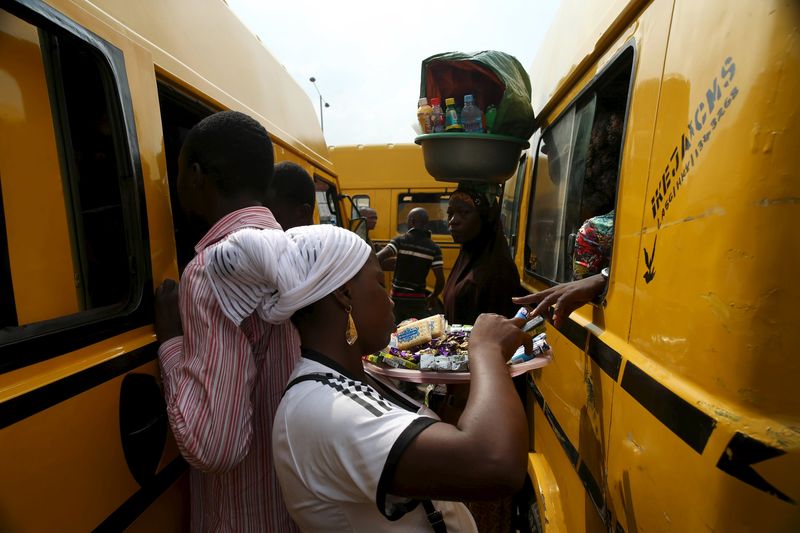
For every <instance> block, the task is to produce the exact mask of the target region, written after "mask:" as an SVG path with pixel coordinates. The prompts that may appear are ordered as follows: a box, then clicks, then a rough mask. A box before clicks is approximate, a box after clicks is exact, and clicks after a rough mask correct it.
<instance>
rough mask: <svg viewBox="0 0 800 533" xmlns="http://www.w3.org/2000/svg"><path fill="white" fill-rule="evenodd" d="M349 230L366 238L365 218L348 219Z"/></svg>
mask: <svg viewBox="0 0 800 533" xmlns="http://www.w3.org/2000/svg"><path fill="white" fill-rule="evenodd" d="M350 231H352V232H353V233H355V234H356V235H358V236H359V237H361V238H362V239H364V240H365V241H366V240H367V219H366V218H364V217H359V218H354V219H352V220H350Z"/></svg>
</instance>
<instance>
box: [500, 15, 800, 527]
mask: <svg viewBox="0 0 800 533" xmlns="http://www.w3.org/2000/svg"><path fill="white" fill-rule="evenodd" d="M530 77H531V80H532V85H533V107H534V111H535V113H536V117H537V119H536V120H537V131H536V132H535V133H534V135H533V137H532V138H531V149H530V154H529V159H530V160H531V161H532V162H533V163H534V164H531V165H528V167H529V168H528V169H527V170H526V171H525V174H524V180H522V181H523V182H524V184H523V185H522V186H521V187H516V188H515V189H514V192H513V193H511V192H510V189H509V188H507V191H509V194H512V200H511V202H509V203H507V204H506V206H505V207H506V209H505V211H506V213H505V214H506V216H507V217H512V218H511V220H513V221H514V222H513V224H514V231H512V232H511V233H512V234H515V237H514V244H515V248H514V250H515V251H514V253H515V260H516V263H517V265H518V267H519V271H520V274H521V276H522V277H523V281H524V286H525V287H526V289H527V290H529V291H531V292H536V291H540V290H544V289H547V288H548V287H551V286H553V285H555V284H558V283H562V282H568V281H570V280H571V279H572V278H573V276H574V274H575V273H577V272H578V271H577V270H576V268H574V267H575V261H574V259H575V251H576V248H577V246H578V244H577V241H576V239H577V238H579V237H580V235H581V233H580V232H581V231H582V230H581V227H582V225H583V224H584V222H586V221H587V218H586V216H587V211H586V209H585V208H586V206H587V205H588V204H587V202H588V203H591V201H592V198H593V196H592V195H595V194H601V193H602V194H605V195H607V196H608V198H609V199H610V204H609V205H608V206H606V208H605V209H610V211H607V212H605V213H603V214H604V215H608V216H607V217H606V220H609V219H610V220H613V226H612V227H613V241H612V245H611V249H610V251H608V252H607V255H606V256H605V261H606V262H607V264H608V265H609V272H608V274H609V278H608V284H607V292H606V293H605V295H604V299H603V302H602V303H594V304H588V305H585V306H584V307H583V308H581V309H579V310H577V311H575V312H574V313H572V315H571V317H570V319H569V320H568V321H567V323H566V324H565V325H562V326H561V327H560V328H559V329H555V328H554V327H552V325H548V329H547V336H548V342H549V343H550V344H551V346H552V351H553V361H552V363H551V364H550V365H549V366H547V367H544V368H542V369H539V370H536V371H533V372H532V373H530V374H529V375H528V376H527V380H528V411H529V421H530V431H531V446H532V449H531V453H530V461H529V474H530V480H531V486H530V487H529V490H530V492H529V494H528V497H529V501H528V505H527V510H528V515H529V520H528V526H529V527H530V529H531V530H534V531H545V532H558V531H566V532H570V533H572V532H581V531H615V532H616V531H627V532H636V531H680V532H697V531H724V532H726V533H728V532H736V531H770V532H772V531H775V532H778V531H787V532H788V531H798V530H800V507H798V505H799V502H800V395H798V394H797V391H796V389H795V387H796V386H797V382H798V379H800V357H798V356H800V351H799V350H798V348H797V346H796V342H795V340H793V339H794V334H795V333H796V332H797V329H798V327H799V326H800V312H798V301H800V284H798V283H796V282H795V280H794V277H795V275H796V272H797V265H798V264H799V263H800V237H798V232H797V224H798V221H800V175H799V174H798V173H799V172H800V170H798V169H800V98H798V95H800V4H798V3H797V2H795V1H792V0H764V1H759V2H747V1H741V2H740V1H736V2H723V1H705V2H697V1H694V0H652V1H640V0H618V1H607V2H581V1H574V0H565V1H564V2H563V3H562V6H561V8H560V12H559V14H558V15H557V16H556V19H555V21H554V23H553V25H552V27H551V28H550V30H549V32H548V33H547V35H546V37H545V39H544V44H543V45H542V48H541V49H540V51H539V52H538V56H537V58H536V60H535V61H534V63H533V65H532V67H531V69H530ZM600 126H602V127H600ZM603 139H605V142H606V145H607V146H606V147H607V148H609V147H610V148H609V149H610V151H603V150H600V149H598V146H600V145H601V143H602V142H603ZM607 154H611V156H610V157H611V158H612V160H611V161H610V166H611V168H612V173H611V178H610V179H605V181H602V180H601V181H598V180H597V178H596V176H597V174H596V168H595V166H594V165H595V164H596V163H597V162H598V161H599V160H600V159H602V157H605V155H607ZM606 163H609V162H608V161H607V162H606ZM606 166H609V165H608V164H607V165H606ZM598 183H600V185H598ZM598 187H600V188H604V190H603V191H601V192H598V191H597V190H595V189H597V188H598ZM598 205H599V204H598ZM595 214H597V213H595ZM601 257H602V255H601Z"/></svg>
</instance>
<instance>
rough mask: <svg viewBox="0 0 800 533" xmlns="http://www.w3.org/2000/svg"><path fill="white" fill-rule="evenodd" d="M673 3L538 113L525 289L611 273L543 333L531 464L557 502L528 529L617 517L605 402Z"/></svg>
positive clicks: (614, 374)
mask: <svg viewBox="0 0 800 533" xmlns="http://www.w3.org/2000/svg"><path fill="white" fill-rule="evenodd" d="M670 6H671V4H670V3H669V2H666V1H664V2H654V3H652V4H651V5H650V6H649V7H648V8H647V9H646V10H645V12H644V13H642V14H640V18H639V20H638V21H636V22H635V23H634V24H633V25H632V26H631V27H630V28H629V30H626V31H624V32H622V34H623V37H620V38H618V40H617V41H616V42H614V43H613V45H612V46H609V48H608V50H607V51H606V52H605V53H603V55H602V56H601V58H600V59H599V60H598V62H597V63H596V64H595V65H594V67H591V68H589V70H588V72H587V74H585V75H584V76H583V79H581V80H580V82H579V83H578V84H577V85H576V87H575V88H574V89H572V90H570V91H569V92H568V93H567V94H566V95H565V98H564V99H563V100H561V101H559V102H556V103H554V104H552V106H551V107H550V115H545V116H543V117H540V120H541V121H542V123H543V125H544V127H543V128H542V129H541V130H540V131H539V132H537V133H536V135H535V136H534V143H533V144H532V146H533V148H532V153H533V154H535V156H534V161H533V164H534V170H533V176H532V184H531V188H530V189H531V190H530V192H529V193H527V194H528V197H529V204H528V207H527V216H523V217H521V219H522V220H521V221H520V222H521V224H523V227H524V228H525V230H524V233H523V235H524V239H519V240H516V241H514V242H512V244H513V245H515V246H517V249H516V258H517V263H518V265H520V266H521V267H522V268H521V270H522V271H523V273H524V280H523V281H524V285H525V286H526V287H527V288H528V289H531V290H541V289H542V288H546V287H548V286H551V285H553V284H556V283H563V282H567V281H571V280H573V279H577V278H579V277H582V276H587V275H592V274H596V273H599V271H600V267H601V266H609V267H610V272H611V280H610V283H609V288H608V292H607V294H606V295H605V300H604V302H603V303H602V304H599V305H588V306H585V307H584V308H583V309H581V310H578V311H576V312H574V313H573V314H572V316H571V318H570V319H568V320H567V321H566V324H564V325H563V326H562V327H561V328H560V329H559V330H556V329H555V328H553V327H551V326H548V330H547V334H548V342H550V344H551V346H552V349H553V354H554V360H553V363H552V364H551V365H549V366H548V367H546V368H543V369H541V370H537V371H535V372H533V373H531V374H530V375H529V376H528V384H529V389H530V392H531V394H530V396H529V402H528V405H529V417H530V419H531V420H532V422H531V426H532V428H531V431H532V434H533V440H532V447H533V451H534V452H535V453H534V455H533V456H532V457H535V458H536V460H540V459H541V460H542V462H544V463H546V464H547V468H542V472H545V473H551V474H552V480H556V483H557V486H558V491H557V492H553V491H551V492H550V493H549V497H550V498H552V499H553V500H557V502H551V505H549V511H548V505H547V501H546V500H547V497H545V498H544V501H542V499H541V496H537V498H539V501H538V502H537V504H538V505H537V507H538V509H537V513H539V512H541V513H544V514H545V515H546V514H547V512H555V511H556V510H558V514H559V516H557V517H555V516H550V517H547V516H545V517H544V519H543V520H542V522H541V523H540V524H537V527H542V528H543V529H545V530H547V527H544V526H543V524H545V523H547V522H548V521H549V522H550V523H551V524H554V525H555V524H561V525H562V526H563V527H565V530H566V531H600V530H605V529H613V527H614V525H615V523H616V520H617V519H618V518H617V517H619V516H620V514H621V513H622V511H621V510H620V509H618V508H617V505H615V503H617V502H616V500H614V498H615V497H616V495H617V494H618V491H619V490H620V488H621V487H619V486H616V485H615V486H613V487H612V486H609V484H608V463H609V456H610V454H613V453H615V452H614V450H613V449H612V448H611V447H610V445H609V443H610V442H611V438H610V433H611V427H612V406H613V405H614V401H615V396H616V395H617V394H618V392H617V389H618V386H617V384H618V380H619V378H620V375H621V366H622V361H623V358H622V355H621V354H622V353H624V351H625V350H624V345H625V343H626V342H627V337H628V328H629V323H630V316H631V306H632V297H633V286H634V285H635V279H634V277H635V273H636V260H637V258H638V257H639V248H640V238H641V232H640V231H639V229H640V223H641V215H642V209H643V198H644V194H643V187H644V185H645V183H646V177H647V163H648V162H649V157H650V152H649V150H650V147H651V145H652V138H653V132H654V122H655V113H654V109H655V107H656V106H655V102H657V98H658V91H659V76H660V71H659V70H658V69H659V67H660V65H661V64H662V63H663V57H664V54H665V49H666V39H667V35H668V24H663V23H662V18H663V19H664V20H668V19H669V17H670ZM562 102H563V103H562ZM551 117H552V118H551ZM609 222H610V227H611V233H610V235H611V236H612V237H608V235H609V233H607V232H606V233H603V234H601V231H600V230H597V233H596V235H598V236H600V237H602V235H606V237H602V239H603V242H604V243H606V244H605V248H604V253H603V257H601V258H583V257H582V256H581V253H582V251H583V249H582V248H581V246H582V242H581V240H580V239H581V238H582V236H585V235H587V233H586V232H587V231H592V232H594V231H595V228H602V227H604V226H603V224H605V225H606V226H605V227H608V223H609ZM585 223H588V225H586V226H585V225H584V224H585ZM511 227H512V228H513V225H512V226H511ZM589 228H591V229H589ZM510 233H511V232H509V233H507V235H509V234H510ZM593 234H594V233H593ZM600 237H598V238H600ZM595 259H596V261H595ZM586 265H589V266H588V267H587V266H586ZM536 475H537V473H536V472H532V477H534V478H535V477H536ZM542 477H545V476H544V475H543V476H542ZM546 485H547V480H544V479H538V480H537V479H534V486H535V487H536V488H537V490H538V492H539V493H540V494H546V495H547V490H546V489H544V488H543V487H545V486H546ZM612 501H614V503H612ZM537 513H533V514H537ZM551 527H553V526H551ZM557 529H558V528H557V527H556V530H557Z"/></svg>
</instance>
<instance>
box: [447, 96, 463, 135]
mask: <svg viewBox="0 0 800 533" xmlns="http://www.w3.org/2000/svg"><path fill="white" fill-rule="evenodd" d="M444 102H445V104H447V108H446V109H445V110H444V131H464V127H463V126H462V125H461V122H460V121H459V120H458V110H457V109H456V100H455V98H448V99H447V100H445V101H444Z"/></svg>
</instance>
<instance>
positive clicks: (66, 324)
mask: <svg viewBox="0 0 800 533" xmlns="http://www.w3.org/2000/svg"><path fill="white" fill-rule="evenodd" d="M3 9H4V10H5V11H6V12H8V13H9V14H11V15H13V16H15V17H17V18H19V19H20V20H22V21H24V22H27V23H28V24H31V25H33V26H36V27H37V28H38V29H39V30H40V31H43V32H46V33H47V34H49V35H51V36H56V37H58V36H61V37H66V38H68V39H76V40H77V41H79V42H80V43H81V45H83V46H88V47H89V48H90V49H91V52H92V53H93V54H96V55H97V57H98V59H99V60H100V61H102V62H103V64H102V68H101V76H102V77H105V78H106V82H108V83H107V84H104V85H106V87H105V90H106V91H107V92H106V94H107V97H108V107H109V111H110V114H111V116H109V120H110V122H111V125H112V128H114V131H115V132H116V135H117V138H118V142H116V143H115V151H116V152H117V155H118V157H119V168H118V176H117V177H118V179H119V182H120V184H121V185H122V186H123V190H122V191H121V193H120V194H121V201H122V206H123V223H124V231H125V238H126V246H127V250H128V268H129V272H128V274H129V277H130V278H131V279H130V281H131V290H130V293H129V295H128V301H127V302H126V303H124V304H116V305H109V306H104V307H98V308H94V309H88V310H85V311H79V312H77V313H74V314H70V315H65V316H61V317H56V318H52V319H48V320H43V321H41V322H35V323H33V324H28V325H25V326H11V327H6V328H2V329H0V374H2V373H5V372H9V371H12V370H16V369H19V368H22V367H25V366H29V365H32V364H35V363H38V362H41V361H45V360H47V359H51V358H53V357H57V356H59V355H63V354H65V353H69V352H71V351H74V350H77V349H79V348H82V347H84V346H87V345H89V344H92V343H95V342H99V341H101V340H104V339H107V338H110V337H113V336H115V335H118V334H120V333H123V332H125V331H129V330H131V329H134V328H137V327H141V326H144V325H147V324H149V323H152V316H153V305H152V302H153V296H152V291H148V290H145V289H146V288H147V287H152V285H153V282H152V273H151V269H150V246H149V242H148V239H147V236H148V234H149V233H148V222H147V211H146V205H145V194H144V179H143V174H142V165H141V159H140V156H139V144H138V137H137V134H136V125H135V123H134V115H133V101H132V98H131V93H130V89H129V84H128V77H127V71H126V69H125V58H124V55H123V53H122V51H121V50H120V49H119V48H117V47H116V46H114V45H113V44H111V43H109V42H108V41H106V40H105V39H103V38H101V37H99V36H98V35H96V34H94V33H92V32H91V31H89V30H87V29H86V28H84V27H82V26H80V25H79V24H77V23H76V22H74V21H72V20H71V19H69V18H67V17H66V16H64V15H63V14H61V13H60V12H58V11H56V10H55V9H54V8H52V7H50V6H48V5H47V4H45V3H44V2H42V1H41V0H11V2H10V3H8V4H4V5H3ZM43 41H46V39H44V40H43ZM48 59H49V58H48V57H47V56H46V52H44V50H43V60H45V63H46V67H45V68H46V70H50V67H49V66H47V65H48V63H49V61H48ZM47 75H48V78H49V77H50V76H51V75H53V72H48V73H47ZM50 85H51V81H50V79H48V94H50V95H51V96H50V98H51V101H52V98H53V96H52V94H53V92H52V86H50ZM57 104H58V105H63V102H57ZM60 112H61V111H60V110H54V113H53V114H54V117H53V125H54V128H56V132H57V135H59V136H62V137H63V136H68V135H69V134H68V133H66V132H65V131H64V125H63V124H62V123H60V120H59V119H58V115H59V113H60ZM59 159H60V160H61V161H60V163H61V165H62V172H63V165H64V164H65V161H64V155H63V154H61V153H59ZM67 177H68V178H69V177H70V176H69V174H67ZM63 179H64V178H63V177H62V180H63ZM3 226H5V222H3ZM3 229H5V228H3ZM4 233H5V231H4ZM4 238H5V239H6V240H7V236H5V235H4ZM5 253H7V249H6V250H5ZM9 280H10V276H9ZM12 294H13V293H12Z"/></svg>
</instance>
